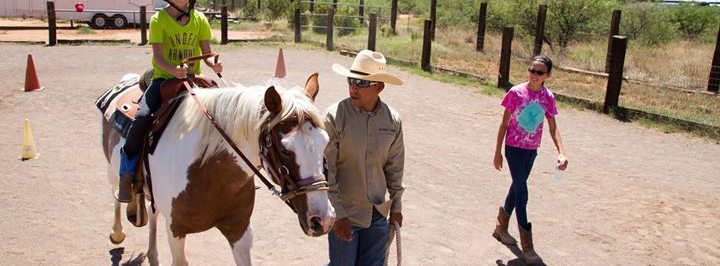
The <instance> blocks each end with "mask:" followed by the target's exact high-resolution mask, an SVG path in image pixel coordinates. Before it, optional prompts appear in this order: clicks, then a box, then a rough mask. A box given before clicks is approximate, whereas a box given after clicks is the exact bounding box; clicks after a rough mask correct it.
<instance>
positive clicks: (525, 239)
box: [518, 223, 542, 265]
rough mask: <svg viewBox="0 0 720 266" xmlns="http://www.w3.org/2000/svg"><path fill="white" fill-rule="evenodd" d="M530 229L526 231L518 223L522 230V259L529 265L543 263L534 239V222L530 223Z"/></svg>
mask: <svg viewBox="0 0 720 266" xmlns="http://www.w3.org/2000/svg"><path fill="white" fill-rule="evenodd" d="M528 227H529V228H530V230H528V231H525V229H523V228H522V226H520V225H518V229H519V231H520V245H521V246H522V259H523V261H525V263H526V264H528V265H541V264H542V259H540V256H538V254H537V253H535V248H534V246H533V239H532V224H531V223H528Z"/></svg>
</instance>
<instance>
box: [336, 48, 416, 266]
mask: <svg viewBox="0 0 720 266" xmlns="http://www.w3.org/2000/svg"><path fill="white" fill-rule="evenodd" d="M332 69H333V70H334V71H335V72H336V73H338V74H340V75H342V76H346V77H347V82H348V90H349V93H350V97H348V98H346V99H343V100H340V101H339V102H337V103H335V104H333V105H331V106H330V107H328V108H327V109H326V110H325V113H326V115H325V121H324V122H325V130H326V131H327V133H328V135H330V142H329V143H328V145H327V147H326V148H325V159H326V163H327V178H328V182H329V183H330V191H329V197H330V202H331V203H332V205H333V207H335V213H336V217H337V219H336V221H335V224H334V225H333V229H332V232H330V233H329V234H328V242H329V251H330V252H329V253H330V265H383V264H384V261H385V244H386V242H387V237H388V217H389V224H390V226H394V225H395V224H396V223H397V225H398V226H402V220H403V216H402V209H401V207H402V205H401V197H402V193H403V190H404V187H403V184H402V177H403V166H404V157H405V148H404V145H403V133H402V122H401V121H400V115H399V114H398V113H397V112H396V111H395V110H393V109H392V108H390V106H388V105H387V104H386V103H385V102H383V101H381V100H380V96H379V94H380V92H382V91H383V89H385V84H386V83H389V84H393V85H402V81H401V80H400V79H399V78H397V77H395V76H393V75H391V74H388V73H386V63H385V57H384V56H383V55H382V54H381V53H377V52H373V51H369V50H363V51H361V52H360V53H358V54H357V56H355V60H354V61H353V63H352V66H351V67H350V69H347V68H345V67H343V66H340V65H338V64H333V66H332ZM388 215H389V216H388Z"/></svg>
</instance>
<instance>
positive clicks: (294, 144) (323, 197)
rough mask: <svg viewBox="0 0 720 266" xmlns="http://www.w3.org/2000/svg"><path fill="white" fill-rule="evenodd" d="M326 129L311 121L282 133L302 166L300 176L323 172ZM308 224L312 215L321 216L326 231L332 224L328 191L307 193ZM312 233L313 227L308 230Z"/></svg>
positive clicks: (310, 175)
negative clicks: (315, 125)
mask: <svg viewBox="0 0 720 266" xmlns="http://www.w3.org/2000/svg"><path fill="white" fill-rule="evenodd" d="M329 139H330V138H329V137H328V134H327V133H326V132H325V130H322V129H319V128H316V127H314V126H313V125H312V123H310V122H307V121H306V122H305V123H304V124H303V125H302V126H300V127H298V128H297V129H296V130H294V131H292V132H290V133H288V134H283V135H282V140H281V142H282V145H283V146H284V147H285V149H287V150H289V151H292V152H294V153H295V158H296V160H297V161H296V163H297V165H298V166H299V167H300V177H301V178H303V179H305V178H311V177H313V176H316V175H321V174H322V173H323V165H322V163H323V154H324V150H325V146H326V145H327V143H328V141H329ZM306 197H307V204H308V206H307V207H308V209H307V218H308V221H307V222H308V225H309V224H311V221H310V219H311V218H312V217H318V218H320V222H321V224H322V226H323V229H324V231H325V232H327V231H328V230H329V229H330V226H332V223H333V220H334V219H335V209H334V208H333V207H332V204H331V203H330V200H329V199H328V196H327V192H326V191H313V192H310V193H308V194H306ZM307 233H308V235H311V234H312V233H313V232H312V229H310V231H309V232H307Z"/></svg>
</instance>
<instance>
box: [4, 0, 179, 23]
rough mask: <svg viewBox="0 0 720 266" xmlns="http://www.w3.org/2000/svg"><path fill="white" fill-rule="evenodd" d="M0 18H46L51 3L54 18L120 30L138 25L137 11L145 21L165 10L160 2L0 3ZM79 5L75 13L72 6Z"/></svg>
mask: <svg viewBox="0 0 720 266" xmlns="http://www.w3.org/2000/svg"><path fill="white" fill-rule="evenodd" d="M0 2H2V6H0V7H1V8H2V10H0V17H10V18H12V17H15V18H20V17H22V18H28V17H30V18H46V17H47V3H46V2H55V17H56V18H57V19H61V20H74V21H79V22H86V23H88V25H90V26H91V27H93V28H105V27H112V28H123V27H126V26H128V25H129V24H139V23H140V7H141V6H145V9H146V10H147V18H146V19H147V21H148V22H149V19H150V17H151V16H152V15H153V14H154V13H155V9H157V8H162V7H164V6H165V3H164V1H163V0H53V1H46V0H0ZM78 4H80V5H82V7H83V8H82V11H81V12H80V11H77V8H76V5H78Z"/></svg>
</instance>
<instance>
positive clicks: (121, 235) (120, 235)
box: [110, 233, 125, 245]
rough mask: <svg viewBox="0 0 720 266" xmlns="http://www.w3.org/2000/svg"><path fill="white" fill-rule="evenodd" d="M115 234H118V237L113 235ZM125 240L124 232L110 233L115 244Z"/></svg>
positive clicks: (111, 240)
mask: <svg viewBox="0 0 720 266" xmlns="http://www.w3.org/2000/svg"><path fill="white" fill-rule="evenodd" d="M113 236H117V238H116V237H113ZM123 241H125V234H124V233H117V234H115V233H111V234H110V242H112V243H113V244H115V245H119V244H120V243H122V242H123Z"/></svg>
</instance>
